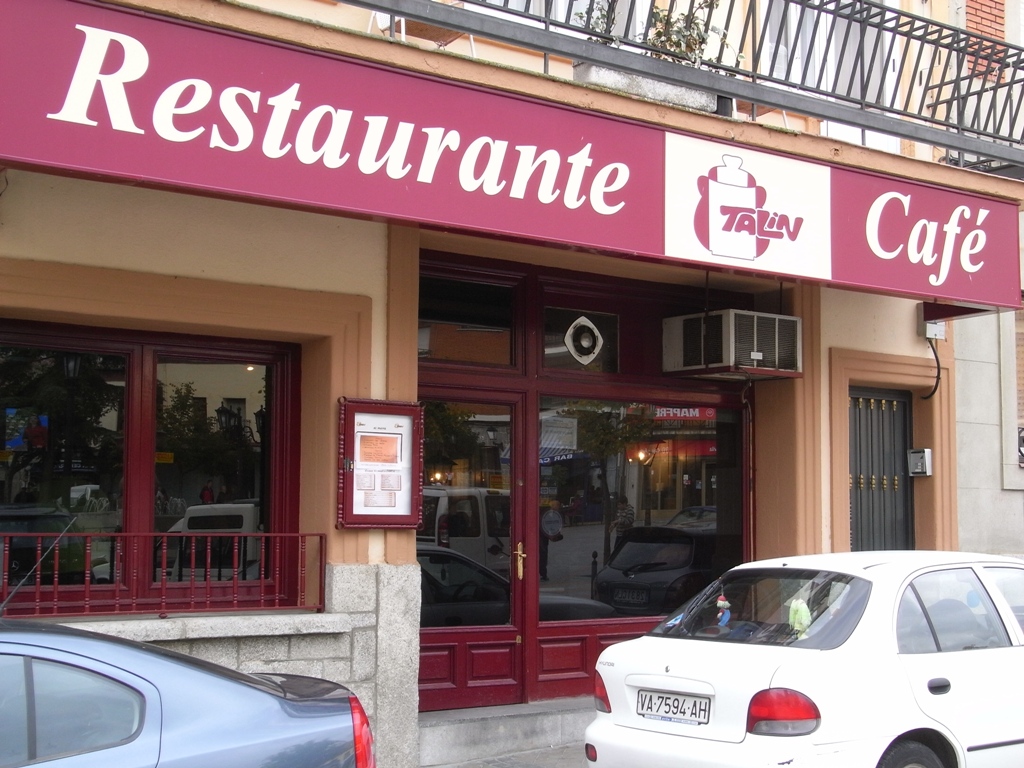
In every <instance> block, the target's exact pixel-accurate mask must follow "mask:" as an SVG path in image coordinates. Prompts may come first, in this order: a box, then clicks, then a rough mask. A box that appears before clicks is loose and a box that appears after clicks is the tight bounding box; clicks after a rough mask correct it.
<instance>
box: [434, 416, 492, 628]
mask: <svg viewBox="0 0 1024 768" xmlns="http://www.w3.org/2000/svg"><path fill="white" fill-rule="evenodd" d="M510 420H511V409H510V408H509V407H508V406H503V405H491V404H486V403H455V402H438V401H430V402H427V403H425V405H424V445H423V454H424V477H423V526H422V528H421V529H420V530H419V531H418V532H417V535H416V545H417V546H416V549H417V556H418V558H419V562H420V566H421V568H422V581H423V583H422V600H423V601H422V607H421V614H420V623H421V626H424V627H445V626H447V627H453V626H470V625H494V624H508V623H509V620H510V616H511V612H510V611H511V605H510V600H509V597H510V596H509V585H508V576H509V532H510V529H511V514H512V505H511V495H510V491H509V488H510V484H509V456H510V455H511V445H510V433H509V424H510Z"/></svg>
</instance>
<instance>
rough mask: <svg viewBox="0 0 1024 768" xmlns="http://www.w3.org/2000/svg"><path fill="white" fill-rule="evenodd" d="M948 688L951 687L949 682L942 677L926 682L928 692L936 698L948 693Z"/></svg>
mask: <svg viewBox="0 0 1024 768" xmlns="http://www.w3.org/2000/svg"><path fill="white" fill-rule="evenodd" d="M950 688H952V686H951V685H950V684H949V680H947V679H946V678H944V677H936V678H933V679H931V680H929V681H928V692H929V693H934V694H935V695H936V696H941V695H942V694H944V693H949V689H950Z"/></svg>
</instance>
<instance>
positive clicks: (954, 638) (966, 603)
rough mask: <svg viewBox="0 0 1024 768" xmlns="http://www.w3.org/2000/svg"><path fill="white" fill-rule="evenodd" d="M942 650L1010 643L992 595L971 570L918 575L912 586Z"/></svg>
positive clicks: (950, 570)
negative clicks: (990, 595) (990, 596)
mask: <svg viewBox="0 0 1024 768" xmlns="http://www.w3.org/2000/svg"><path fill="white" fill-rule="evenodd" d="M912 587H913V589H914V592H915V593H916V594H917V597H918V599H919V600H920V601H921V604H922V605H923V606H924V610H925V613H926V614H927V615H928V620H929V622H930V623H931V625H932V627H933V628H934V630H935V636H936V638H937V639H938V641H939V650H941V651H963V650H973V649H975V648H1001V647H1004V646H1007V645H1009V644H1010V638H1009V636H1008V635H1007V634H1006V629H1005V628H1004V627H1003V624H1002V622H1001V621H1000V619H999V616H998V614H997V613H996V609H995V606H994V605H992V601H991V599H990V598H989V596H988V592H986V591H985V588H984V587H983V586H982V585H981V582H980V581H979V580H978V577H977V576H976V575H975V573H974V571H972V570H971V569H970V568H952V569H949V570H944V571H934V572H932V573H926V574H924V575H923V576H918V577H917V578H916V579H914V581H913V583H912Z"/></svg>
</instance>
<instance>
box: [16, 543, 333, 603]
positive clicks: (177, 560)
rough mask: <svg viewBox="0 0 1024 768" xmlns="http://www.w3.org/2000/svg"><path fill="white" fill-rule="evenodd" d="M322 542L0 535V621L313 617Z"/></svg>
mask: <svg viewBox="0 0 1024 768" xmlns="http://www.w3.org/2000/svg"><path fill="white" fill-rule="evenodd" d="M324 541H325V536H324V535H323V534H289V533H277V534H274V533H255V534H226V533H216V532H211V533H209V534H182V533H134V534H133V533H91V534H82V533H77V532H76V533H72V534H67V535H64V536H59V537H58V534H55V533H0V603H3V602H4V601H7V604H6V607H5V609H4V611H3V615H4V616H82V615H91V616H97V615H114V614H144V613H146V614H163V613H168V612H176V613H181V612H185V613H194V612H203V611H245V610H259V611H266V610H295V609H302V610H310V611H322V610H323V608H324V569H325V548H324ZM8 598H10V599H9V600H8Z"/></svg>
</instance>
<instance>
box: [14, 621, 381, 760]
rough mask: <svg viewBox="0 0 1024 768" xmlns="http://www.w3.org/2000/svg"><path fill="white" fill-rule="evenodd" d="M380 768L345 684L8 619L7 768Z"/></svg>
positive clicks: (365, 724) (364, 720)
mask: <svg viewBox="0 0 1024 768" xmlns="http://www.w3.org/2000/svg"><path fill="white" fill-rule="evenodd" d="M44 761H45V764H46V765H47V766H53V767H54V768H64V767H65V766H67V767H68V768H70V766H75V767H76V768H78V767H79V766H81V767H82V768H94V767H95V768H100V767H101V766H102V767H103V768H110V766H117V768H184V767H185V766H188V767H189V768H206V767H208V766H217V768H374V766H375V758H374V749H373V736H372V734H371V731H370V724H369V721H368V720H367V717H366V713H365V712H364V711H363V707H362V705H361V704H360V703H359V699H358V698H357V697H356V696H355V694H353V693H352V692H351V691H350V690H348V689H347V688H345V687H344V686H342V685H339V684H338V683H334V682H330V681H328V680H321V679H318V678H313V677H302V676H298V675H284V674H277V673H273V674H252V675H250V674H243V673H241V672H235V671H233V670H230V669H227V668H225V667H221V666H218V665H216V664H212V663H209V662H206V661H202V660H200V659H196V658H192V657H190V656H185V655H183V654H180V653H176V652H174V651H169V650H165V649H162V648H159V647H156V646H151V645H146V644H142V643H136V642H132V641H129V640H119V639H115V638H112V637H107V636H104V635H98V634H95V633H92V632H85V631H82V630H77V629H71V628H68V627H64V626H59V625H56V624H44V623H36V622H28V621H19V620H13V621H12V620H4V619H0V768H15V766H23V765H30V764H31V765H35V764H36V763H43V762H44Z"/></svg>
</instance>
